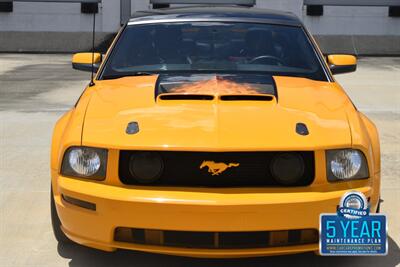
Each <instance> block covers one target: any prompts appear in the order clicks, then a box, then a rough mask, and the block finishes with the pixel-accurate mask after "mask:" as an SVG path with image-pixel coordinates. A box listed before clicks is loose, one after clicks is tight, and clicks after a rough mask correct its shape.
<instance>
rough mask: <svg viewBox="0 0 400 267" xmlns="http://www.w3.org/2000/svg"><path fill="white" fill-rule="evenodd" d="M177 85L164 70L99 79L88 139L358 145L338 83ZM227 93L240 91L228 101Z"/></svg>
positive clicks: (214, 146) (203, 145) (284, 146)
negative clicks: (163, 79) (132, 128)
mask: <svg viewBox="0 0 400 267" xmlns="http://www.w3.org/2000/svg"><path fill="white" fill-rule="evenodd" d="M170 78H171V77H170ZM171 83H172V84H173V83H174V80H173V79H172V82H171V81H169V82H167V83H165V84H166V86H165V87H163V86H161V89H160V77H159V76H157V75H153V76H141V77H125V78H120V79H115V80H102V81H97V82H96V85H95V86H94V87H92V89H91V99H90V102H89V104H88V106H87V110H86V115H85V121H84V126H83V134H82V144H83V145H86V146H96V147H107V148H116V149H138V150H140V149H143V150H147V149H151V150H190V151H201V150H204V151H245V150H252V151H259V150H317V149H322V148H324V149H325V148H335V147H343V146H350V145H351V132H350V128H349V123H348V120H347V116H346V112H348V111H349V110H354V108H353V106H352V104H351V102H350V100H349V99H348V97H347V96H346V94H345V93H344V92H343V90H342V89H341V88H340V87H339V86H338V85H337V84H336V83H330V82H320V81H313V80H309V79H305V78H295V77H281V76H274V77H270V79H269V80H268V79H267V81H266V82H257V81H252V82H251V83H249V82H248V81H247V80H246V79H244V80H243V79H238V78H235V79H230V80H229V79H228V80H226V79H221V78H218V77H217V76H215V77H211V78H209V79H200V80H199V79H195V80H194V81H190V79H189V81H185V83H184V84H182V83H179V86H172V87H171ZM249 84H252V85H254V84H256V85H257V86H253V87H252V86H249ZM270 85H272V87H271V86H270ZM171 88H172V89H171ZM199 88H202V90H199ZM230 88H231V89H230ZM232 88H233V89H232ZM246 88H247V89H246ZM254 88H256V90H255V91H254V90H252V89H254ZM249 95H250V96H251V97H250V98H240V97H243V96H245V97H246V96H249ZM165 96H167V97H165ZM182 96H183V97H182ZM205 96H211V97H205ZM222 96H233V97H231V98H229V97H228V98H227V99H225V100H226V101H223V99H222ZM237 96H239V98H237ZM254 96H255V97H254ZM260 96H261V97H260ZM130 122H137V124H138V126H139V131H138V132H137V133H135V134H127V133H126V128H127V125H128V123H130ZM297 123H302V124H305V125H306V127H307V129H308V132H309V134H308V135H300V134H299V133H297V132H296V124H297Z"/></svg>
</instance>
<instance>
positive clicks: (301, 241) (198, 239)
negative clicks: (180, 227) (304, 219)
mask: <svg viewBox="0 0 400 267" xmlns="http://www.w3.org/2000/svg"><path fill="white" fill-rule="evenodd" d="M114 240H115V241H118V242H125V243H132V244H141V245H154V246H166V247H181V248H205V249H246V248H247V249H249V248H269V247H284V246H296V245H306V244H315V243H317V242H318V231H317V230H315V229H302V230H288V231H256V232H189V231H163V230H150V229H139V228H126V227H118V228H116V229H115V233H114Z"/></svg>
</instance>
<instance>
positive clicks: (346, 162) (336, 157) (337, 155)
mask: <svg viewBox="0 0 400 267" xmlns="http://www.w3.org/2000/svg"><path fill="white" fill-rule="evenodd" d="M326 158H327V172H328V173H327V175H328V180H329V181H337V180H349V179H362V178H367V177H368V166H367V162H366V159H365V156H364V154H363V153H362V152H361V151H359V150H355V149H343V150H330V151H327V157H326Z"/></svg>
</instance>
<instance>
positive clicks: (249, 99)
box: [220, 95, 274, 101]
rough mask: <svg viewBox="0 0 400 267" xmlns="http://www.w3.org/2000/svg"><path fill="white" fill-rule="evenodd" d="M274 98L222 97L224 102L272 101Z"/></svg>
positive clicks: (255, 96)
mask: <svg viewBox="0 0 400 267" xmlns="http://www.w3.org/2000/svg"><path fill="white" fill-rule="evenodd" d="M273 99H274V97H273V96H270V95H223V96H220V100H222V101H272V100H273Z"/></svg>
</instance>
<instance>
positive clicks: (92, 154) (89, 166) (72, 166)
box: [61, 147, 107, 180]
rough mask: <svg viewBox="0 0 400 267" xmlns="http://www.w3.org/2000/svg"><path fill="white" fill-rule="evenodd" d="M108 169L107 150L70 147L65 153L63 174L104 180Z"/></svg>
mask: <svg viewBox="0 0 400 267" xmlns="http://www.w3.org/2000/svg"><path fill="white" fill-rule="evenodd" d="M106 169H107V150H106V149H101V148H92V147H70V148H68V150H67V151H66V152H65V154H64V158H63V162H62V167H61V174H62V175H66V176H74V177H83V178H90V179H94V180H104V178H105V177H106Z"/></svg>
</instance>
